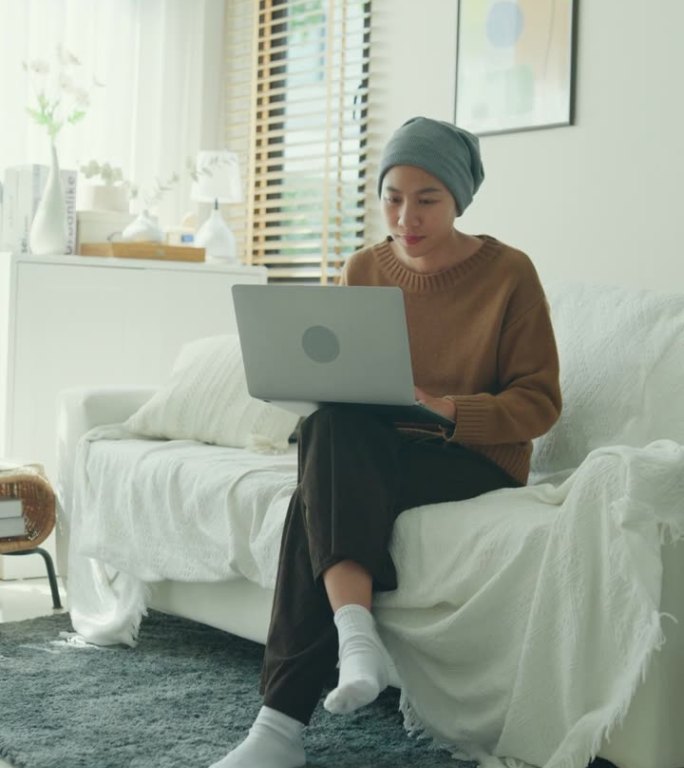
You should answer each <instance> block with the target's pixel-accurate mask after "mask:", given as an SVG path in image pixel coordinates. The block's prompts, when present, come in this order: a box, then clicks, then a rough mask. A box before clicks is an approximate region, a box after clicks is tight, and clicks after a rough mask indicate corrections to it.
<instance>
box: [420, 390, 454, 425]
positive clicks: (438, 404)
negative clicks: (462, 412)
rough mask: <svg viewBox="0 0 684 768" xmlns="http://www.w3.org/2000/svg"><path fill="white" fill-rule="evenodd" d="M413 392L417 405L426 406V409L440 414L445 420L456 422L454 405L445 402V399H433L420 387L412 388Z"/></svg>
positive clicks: (447, 401) (450, 402) (448, 401)
mask: <svg viewBox="0 0 684 768" xmlns="http://www.w3.org/2000/svg"><path fill="white" fill-rule="evenodd" d="M414 390H415V393H416V400H417V401H418V402H419V403H423V404H424V405H427V407H428V408H430V409H432V410H433V411H436V412H437V413H441V414H442V416H446V417H447V419H451V420H452V421H456V405H455V404H454V403H453V402H452V401H451V400H447V399H446V397H433V396H432V395H428V393H427V392H425V391H424V390H422V389H421V388H420V387H414Z"/></svg>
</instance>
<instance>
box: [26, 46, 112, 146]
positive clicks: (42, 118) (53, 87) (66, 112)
mask: <svg viewBox="0 0 684 768" xmlns="http://www.w3.org/2000/svg"><path fill="white" fill-rule="evenodd" d="M55 59H56V60H55V62H54V63H53V64H50V63H49V62H47V61H45V60H43V59H34V60H32V61H29V62H26V61H24V62H22V67H23V69H24V71H25V72H26V73H27V74H28V75H29V77H30V79H31V86H32V88H33V92H34V95H35V99H36V103H35V106H33V105H30V106H28V107H26V111H27V113H28V114H29V115H30V116H31V117H32V118H33V120H35V122H36V123H37V124H38V125H40V126H43V127H44V128H45V129H46V131H47V133H48V136H49V137H50V140H51V141H54V140H55V139H56V138H57V135H58V134H59V132H60V131H61V130H62V128H63V127H64V126H65V125H74V124H75V123H78V122H80V121H81V120H83V118H84V117H85V116H86V112H87V110H88V107H90V92H89V90H88V89H87V88H86V87H84V85H83V83H82V81H81V80H79V79H78V77H77V76H78V74H79V72H78V70H79V68H80V66H81V62H80V61H79V60H78V58H77V57H76V56H74V54H73V53H71V52H70V51H67V50H66V49H65V48H63V47H62V46H61V45H58V46H57V50H56V57H55ZM92 85H93V86H96V87H102V85H103V84H102V83H99V82H98V81H97V80H95V79H94V78H93V79H92Z"/></svg>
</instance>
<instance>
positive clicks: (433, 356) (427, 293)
mask: <svg viewBox="0 0 684 768" xmlns="http://www.w3.org/2000/svg"><path fill="white" fill-rule="evenodd" d="M479 237H480V239H481V240H482V241H483V245H482V246H481V247H480V248H479V250H477V251H476V252H475V253H474V254H473V255H472V256H470V257H469V258H467V259H465V260H464V261H462V262H460V263H459V264H457V265H455V266H454V267H452V268H451V269H448V270H446V271H443V272H439V273H436V274H420V273H417V272H413V271H411V270H409V269H407V268H406V267H405V266H404V265H403V264H402V262H400V261H399V260H398V259H397V258H396V257H395V255H394V254H393V252H392V249H391V247H390V241H389V239H388V240H386V241H383V242H382V243H379V244H377V245H375V246H372V247H370V248H366V249H364V250H362V251H359V252H357V253H355V254H353V255H352V256H351V257H350V259H349V260H348V261H347V263H346V265H345V268H344V270H343V273H342V276H341V278H340V283H341V284H343V285H397V286H399V287H400V288H401V289H402V290H403V292H404V301H405V304H406V316H407V322H408V328H409V338H410V345H411V360H412V366H413V378H414V382H415V383H416V385H417V386H419V387H421V388H422V389H423V390H425V391H426V392H428V393H429V394H431V395H434V396H445V397H448V398H449V399H450V400H452V401H453V402H454V404H455V406H456V429H455V430H454V432H453V434H452V435H451V436H447V435H446V433H445V437H446V439H449V440H452V441H454V442H457V443H461V444H462V445H465V446H467V447H468V448H470V449H471V450H474V451H477V452H479V453H482V454H484V455H485V456H486V457H487V458H489V459H490V460H491V461H493V462H495V463H496V464H498V465H499V466H500V467H501V468H502V469H503V470H505V472H507V473H508V474H509V475H510V476H511V477H512V478H514V479H515V480H517V481H518V482H520V483H523V484H524V483H525V482H527V477H528V474H529V468H530V455H531V453H532V443H531V440H532V438H534V437H538V436H539V435H542V434H544V432H546V431H547V430H548V429H550V427H551V426H552V425H553V424H554V422H555V421H556V420H557V419H558V416H559V415H560V410H561V393H560V387H559V383H558V355H557V351H556V343H555V339H554V335H553V328H552V327H551V319H550V317H549V311H548V305H547V302H546V298H545V296H544V292H543V289H542V287H541V284H540V282H539V278H538V276H537V272H536V270H535V268H534V266H533V265H532V262H531V261H530V260H529V258H528V257H527V256H526V255H525V254H524V253H522V252H521V251H518V250H516V249H514V248H511V247H509V246H507V245H504V244H503V243H501V242H499V241H498V240H495V239H494V238H492V237H489V236H487V235H480V236H479Z"/></svg>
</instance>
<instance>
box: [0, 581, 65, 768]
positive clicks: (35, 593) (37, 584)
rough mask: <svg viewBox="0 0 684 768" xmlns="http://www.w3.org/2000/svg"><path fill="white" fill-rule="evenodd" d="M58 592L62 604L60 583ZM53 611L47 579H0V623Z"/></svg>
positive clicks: (4, 767)
mask: <svg viewBox="0 0 684 768" xmlns="http://www.w3.org/2000/svg"><path fill="white" fill-rule="evenodd" d="M59 593H60V597H61V600H62V604H64V602H65V598H66V596H65V593H64V588H63V586H62V584H61V583H60V584H59ZM53 612H54V611H53V609H52V596H51V595H50V585H49V584H48V580H47V579H20V580H17V581H0V623H2V622H4V621H22V620H23V619H33V618H35V617H37V616H50V615H51V614H52V613H53ZM0 631H2V630H0ZM0 768H12V766H11V765H10V764H9V763H6V762H4V761H3V760H0Z"/></svg>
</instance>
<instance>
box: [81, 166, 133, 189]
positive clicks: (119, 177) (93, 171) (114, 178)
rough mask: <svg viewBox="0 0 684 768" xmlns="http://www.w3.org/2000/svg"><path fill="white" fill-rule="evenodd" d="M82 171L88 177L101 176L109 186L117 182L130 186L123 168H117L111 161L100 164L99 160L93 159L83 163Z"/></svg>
mask: <svg viewBox="0 0 684 768" xmlns="http://www.w3.org/2000/svg"><path fill="white" fill-rule="evenodd" d="M80 171H81V173H82V174H83V175H84V176H85V177H86V179H94V178H98V177H99V178H100V180H101V181H102V183H103V184H106V185H107V186H108V187H111V186H114V185H115V184H120V185H121V186H130V182H128V181H126V180H125V179H124V176H123V171H122V170H121V168H116V167H115V166H113V165H110V164H109V163H103V164H102V165H100V163H98V162H97V160H91V161H90V162H89V163H88V164H87V165H82V166H81V168H80Z"/></svg>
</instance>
